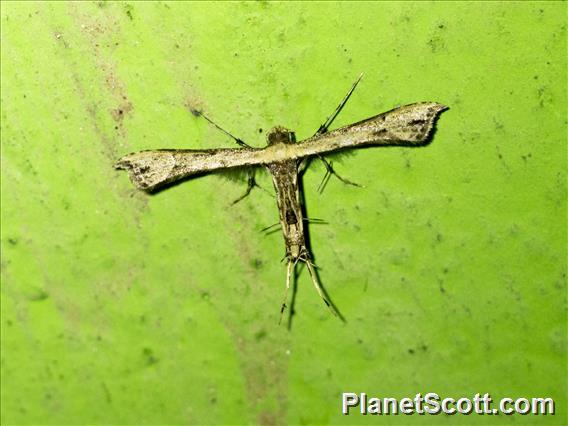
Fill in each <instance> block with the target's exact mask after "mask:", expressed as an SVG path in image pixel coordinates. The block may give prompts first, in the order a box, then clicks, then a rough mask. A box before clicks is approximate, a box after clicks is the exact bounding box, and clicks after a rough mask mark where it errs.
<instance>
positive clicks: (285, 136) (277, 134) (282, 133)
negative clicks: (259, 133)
mask: <svg viewBox="0 0 568 426" xmlns="http://www.w3.org/2000/svg"><path fill="white" fill-rule="evenodd" d="M266 141H267V142H268V145H273V144H275V143H288V144H292V143H296V134H295V133H294V132H293V131H291V130H288V129H286V128H284V127H280V126H276V127H273V128H272V129H270V131H269V132H268V133H267V134H266Z"/></svg>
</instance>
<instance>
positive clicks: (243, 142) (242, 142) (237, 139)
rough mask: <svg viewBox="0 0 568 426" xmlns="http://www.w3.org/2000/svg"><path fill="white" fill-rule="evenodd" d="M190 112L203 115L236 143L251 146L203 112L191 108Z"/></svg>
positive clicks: (246, 146) (245, 146) (244, 146)
mask: <svg viewBox="0 0 568 426" xmlns="http://www.w3.org/2000/svg"><path fill="white" fill-rule="evenodd" d="M191 113H192V114H193V115H195V116H200V117H203V118H204V119H205V120H207V121H208V122H209V124H211V125H213V126H214V127H215V128H216V129H217V130H220V131H221V132H223V133H225V134H226V135H227V136H229V137H230V138H232V139H234V140H235V142H236V143H237V145H239V146H241V147H243V148H252V146H250V145H248V144H247V143H245V141H243V140H242V139H240V138H237V137H236V136H234V135H232V134H231V133H229V132H227V131H226V130H225V129H223V128H222V127H221V126H219V125H218V124H217V123H215V122H214V121H213V120H211V119H210V118H209V117H207V116H206V115H205V114H203V113H202V112H201V111H197V110H192V111H191Z"/></svg>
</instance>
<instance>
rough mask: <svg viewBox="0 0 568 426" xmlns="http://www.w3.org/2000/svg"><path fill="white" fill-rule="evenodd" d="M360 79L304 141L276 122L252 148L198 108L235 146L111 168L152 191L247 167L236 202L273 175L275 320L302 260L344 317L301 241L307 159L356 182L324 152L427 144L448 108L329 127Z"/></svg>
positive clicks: (433, 106)
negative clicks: (277, 264) (278, 295)
mask: <svg viewBox="0 0 568 426" xmlns="http://www.w3.org/2000/svg"><path fill="white" fill-rule="evenodd" d="M361 77H362V75H361V76H359V78H358V79H357V81H355V83H354V84H353V85H352V87H351V89H350V90H349V92H348V93H347V95H346V96H345V97H344V98H343V100H342V101H341V103H340V104H339V105H338V107H337V108H336V109H335V111H334V112H333V114H332V115H331V116H330V117H329V118H328V119H327V120H326V122H325V123H324V124H322V125H321V126H320V127H319V129H318V131H317V132H316V133H315V134H314V135H313V136H312V137H310V138H308V139H305V140H302V141H299V142H297V141H296V137H295V134H294V132H293V131H291V130H288V129H286V128H284V127H280V126H277V127H274V128H273V129H271V130H270V131H269V132H268V133H267V146H266V147H264V148H253V147H252V146H249V145H248V144H246V143H245V142H243V141H242V140H241V139H239V138H236V137H234V136H233V135H231V134H230V133H228V132H226V131H225V130H223V129H222V128H220V127H219V126H217V125H216V124H215V123H213V122H212V121H211V120H210V119H209V118H207V117H206V116H205V115H203V114H202V113H201V112H197V111H192V112H193V113H194V114H195V115H197V116H202V117H204V118H205V119H206V120H207V121H209V122H210V123H211V124H213V125H214V126H215V127H217V128H218V129H219V130H221V131H223V132H224V133H226V134H227V135H228V136H230V137H231V138H233V139H234V140H235V142H236V143H237V144H238V145H239V146H240V147H239V148H219V149H204V150H195V149H159V150H148V151H140V152H135V153H132V154H128V155H125V156H124V157H122V158H120V159H119V160H118V161H117V163H116V164H115V168H117V169H124V170H127V171H128V173H129V176H130V180H131V181H132V183H133V184H134V185H135V186H136V187H137V188H139V189H142V190H145V191H148V192H155V191H157V190H160V189H161V188H164V187H165V186H167V185H168V184H172V183H175V182H177V181H180V180H182V179H186V178H188V177H191V176H192V175H197V174H203V173H208V172H215V171H221V170H225V169H230V168H237V167H239V168H242V167H246V168H248V169H249V170H251V172H250V174H249V179H248V187H247V191H246V192H245V195H243V196H242V197H241V198H239V199H238V200H236V201H235V202H237V201H240V200H241V199H243V198H244V197H245V196H247V195H248V194H249V193H250V191H251V189H252V188H253V187H254V186H256V182H255V180H254V169H255V168H256V167H264V168H265V169H267V170H268V172H269V173H270V174H271V175H272V181H273V183H274V190H275V192H276V200H277V203H278V211H279V216H280V226H281V228H282V234H283V237H284V245H285V250H286V254H285V259H286V260H287V266H286V288H285V293H284V300H283V301H282V305H281V309H280V318H281V319H282V314H283V312H284V310H285V309H286V303H287V300H288V290H289V288H290V281H291V277H292V276H293V275H294V276H295V268H296V265H297V264H298V263H299V262H303V263H304V264H305V265H306V267H307V270H308V272H309V275H310V278H311V280H312V283H313V285H314V287H315V289H316V290H317V292H318V294H319V295H320V297H321V298H322V300H323V301H324V302H325V304H326V305H327V306H328V307H329V308H330V310H331V311H332V312H333V313H334V314H335V315H336V316H338V317H339V318H341V319H343V317H342V315H341V314H340V313H339V311H338V310H337V308H336V307H335V305H334V304H333V303H332V302H331V300H330V298H329V297H328V295H327V293H326V292H325V291H324V289H323V287H322V285H321V283H320V280H319V277H318V273H317V270H316V268H315V265H314V263H313V260H312V259H313V256H312V255H311V253H310V249H309V246H308V244H307V242H306V234H305V226H306V225H305V223H306V221H307V219H306V217H305V216H306V215H305V211H304V208H303V205H302V202H301V200H302V199H303V198H302V197H301V195H302V194H301V193H300V190H301V185H300V184H299V181H300V179H301V177H302V173H303V171H304V170H305V169H306V167H307V166H308V164H309V162H310V160H311V159H313V158H317V159H319V160H321V161H322V162H323V163H324V165H325V167H326V170H327V172H326V176H325V177H324V181H326V178H329V176H330V175H332V174H333V175H335V176H336V177H337V178H339V179H340V180H341V181H342V182H344V183H347V184H351V185H357V184H354V183H353V182H350V181H348V180H347V179H344V178H342V177H341V176H339V175H337V173H335V171H334V170H333V167H332V164H331V163H330V162H328V161H327V160H326V159H325V155H326V154H330V153H334V152H336V151H340V150H346V149H350V148H359V147H364V146H408V147H415V146H423V145H426V144H427V143H428V142H429V139H430V137H431V136H432V133H433V132H432V131H433V128H434V124H435V121H436V119H437V117H438V116H439V114H440V113H441V112H442V111H444V110H446V109H447V108H448V107H446V106H445V105H442V104H439V103H436V102H418V103H413V104H410V105H405V106H401V107H398V108H395V109H392V110H390V111H387V112H384V113H382V114H379V115H376V116H374V117H371V118H367V119H366V120H362V121H359V122H357V123H354V124H350V125H348V126H344V127H341V128H339V129H336V130H333V131H328V129H329V127H330V125H331V123H332V122H333V120H334V119H335V118H336V117H337V115H338V114H339V112H340V111H341V109H342V108H343V107H344V105H345V104H346V102H347V100H348V99H349V97H350V96H351V94H352V93H353V91H354V90H355V87H356V86H357V84H358V83H359V81H360V80H361ZM324 181H322V184H323V182H324ZM320 187H322V186H321V185H320Z"/></svg>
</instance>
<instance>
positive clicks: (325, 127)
mask: <svg viewBox="0 0 568 426" xmlns="http://www.w3.org/2000/svg"><path fill="white" fill-rule="evenodd" d="M362 78H363V73H361V74H359V77H357V80H356V81H355V83H353V85H352V86H351V89H349V92H347V95H345V97H344V98H343V100H342V101H341V103H340V104H339V105H338V106H337V108H335V111H333V114H331V115H330V116H329V117H328V118H327V120H326V121H325V123H323V124H322V125H321V126H320V127H319V129H318V131H317V132H316V133H315V135H321V134H323V133H327V131H328V129H329V126H331V123H333V120H335V118H336V117H337V116H338V115H339V113H340V112H341V110H342V109H343V107H344V106H345V104H346V103H347V101H348V100H349V98H350V97H351V95H352V94H353V91H354V90H355V88H356V87H357V85H358V84H359V82H360V81H361V79H362ZM315 135H314V136H315Z"/></svg>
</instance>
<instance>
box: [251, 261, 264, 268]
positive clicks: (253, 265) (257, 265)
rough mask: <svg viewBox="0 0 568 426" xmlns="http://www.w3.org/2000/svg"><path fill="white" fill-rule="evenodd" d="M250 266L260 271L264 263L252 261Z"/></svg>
mask: <svg viewBox="0 0 568 426" xmlns="http://www.w3.org/2000/svg"><path fill="white" fill-rule="evenodd" d="M250 264H251V266H252V267H253V268H254V269H260V268H262V266H263V262H262V260H260V259H252V260H251V262H250Z"/></svg>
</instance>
